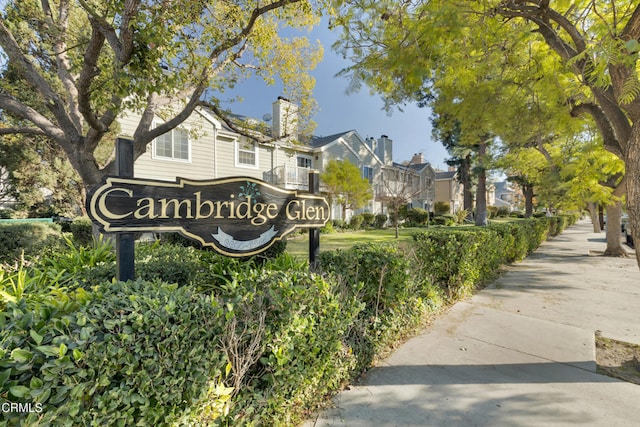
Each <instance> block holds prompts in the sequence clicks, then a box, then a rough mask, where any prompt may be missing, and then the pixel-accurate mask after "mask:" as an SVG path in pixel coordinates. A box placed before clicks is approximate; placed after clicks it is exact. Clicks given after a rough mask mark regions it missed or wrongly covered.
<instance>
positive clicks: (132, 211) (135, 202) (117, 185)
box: [87, 177, 329, 257]
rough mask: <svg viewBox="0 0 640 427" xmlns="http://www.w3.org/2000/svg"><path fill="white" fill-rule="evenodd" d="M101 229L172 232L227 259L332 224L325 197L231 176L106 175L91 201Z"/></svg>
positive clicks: (90, 208) (91, 210) (89, 208)
mask: <svg viewBox="0 0 640 427" xmlns="http://www.w3.org/2000/svg"><path fill="white" fill-rule="evenodd" d="M87 212H88V213H89V216H90V217H91V219H92V220H93V221H94V222H95V223H96V224H99V226H100V228H101V229H102V231H104V232H106V233H113V232H141V231H156V232H164V231H173V232H178V233H180V234H182V235H183V236H185V237H188V238H190V239H193V240H196V241H198V242H200V243H201V244H202V245H203V246H210V247H213V248H215V249H216V250H217V251H218V252H220V253H223V254H225V255H228V256H236V257H238V256H246V255H254V254H257V253H260V252H262V251H264V250H266V249H268V248H269V247H270V246H271V245H272V244H273V243H274V242H275V241H277V240H280V239H282V238H283V237H284V236H286V235H287V234H288V233H290V232H292V231H293V230H294V229H296V228H314V227H322V226H323V225H325V224H326V223H327V221H328V220H329V205H328V203H327V201H326V200H325V198H324V197H322V196H317V195H310V194H298V192H297V191H292V190H283V189H281V188H278V187H274V186H272V185H270V184H267V183H266V182H264V181H261V180H258V179H255V178H248V177H233V178H223V179H215V180H208V181H194V180H189V179H184V178H178V179H177V180H176V182H166V181H155V180H147V179H138V178H117V177H108V178H106V179H105V180H104V182H103V184H101V185H99V186H97V187H95V188H94V189H92V191H91V192H90V194H89V196H88V197H87Z"/></svg>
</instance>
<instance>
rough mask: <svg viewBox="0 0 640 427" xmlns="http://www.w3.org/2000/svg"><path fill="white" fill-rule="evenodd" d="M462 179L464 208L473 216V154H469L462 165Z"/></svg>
mask: <svg viewBox="0 0 640 427" xmlns="http://www.w3.org/2000/svg"><path fill="white" fill-rule="evenodd" d="M460 180H461V181H462V208H463V209H465V210H466V211H467V212H469V216H472V215H473V192H472V191H471V186H472V183H471V154H467V156H466V157H465V158H464V160H463V161H462V164H461V165H460ZM452 209H453V206H452Z"/></svg>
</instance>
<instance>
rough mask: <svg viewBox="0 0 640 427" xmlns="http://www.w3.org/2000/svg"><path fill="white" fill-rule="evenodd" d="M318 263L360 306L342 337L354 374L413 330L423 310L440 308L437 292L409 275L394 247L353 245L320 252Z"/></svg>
mask: <svg viewBox="0 0 640 427" xmlns="http://www.w3.org/2000/svg"><path fill="white" fill-rule="evenodd" d="M319 261H320V265H321V266H322V269H323V271H324V272H325V273H330V274H332V275H335V276H337V277H338V280H339V281H340V282H341V283H343V289H344V290H345V291H346V292H347V294H348V295H349V296H351V297H354V298H356V300H357V301H361V302H363V303H364V310H363V311H362V312H361V313H360V315H359V316H358V318H357V320H356V322H354V324H353V325H352V327H351V329H350V332H349V335H348V336H347V338H346V340H347V342H348V343H349V345H350V347H351V349H352V351H353V353H354V354H355V356H356V358H357V366H356V372H357V373H358V372H361V371H363V370H365V369H367V368H368V367H369V366H370V365H371V363H372V361H373V360H374V359H375V357H376V356H377V355H378V354H379V353H380V351H381V350H383V349H384V348H385V347H387V346H389V345H390V344H391V343H392V342H393V341H395V340H397V339H398V338H399V337H400V336H402V335H403V334H405V333H406V332H407V331H409V330H411V329H412V328H414V327H415V326H416V325H417V324H418V323H419V321H420V320H421V319H422V318H423V316H424V314H425V312H426V310H427V309H428V308H429V307H431V308H434V307H436V306H439V305H440V304H441V300H440V296H439V295H438V293H437V292H434V289H433V288H432V287H431V286H430V283H428V282H425V281H424V280H420V279H419V278H418V277H417V276H416V275H415V274H414V272H413V271H412V269H413V265H412V263H411V258H410V257H407V254H406V253H404V252H403V251H401V250H399V249H398V247H397V246H396V245H393V244H371V243H365V244H358V245H355V246H354V247H352V248H350V249H347V250H336V251H328V252H321V253H320V258H319Z"/></svg>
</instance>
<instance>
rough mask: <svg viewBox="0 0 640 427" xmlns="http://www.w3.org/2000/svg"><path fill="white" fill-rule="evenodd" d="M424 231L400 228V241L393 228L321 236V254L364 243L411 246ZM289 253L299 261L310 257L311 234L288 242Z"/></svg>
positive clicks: (298, 235) (297, 236)
mask: <svg viewBox="0 0 640 427" xmlns="http://www.w3.org/2000/svg"><path fill="white" fill-rule="evenodd" d="M421 230H424V229H423V228H400V229H399V231H398V239H397V240H396V231H395V229H393V228H387V229H384V230H366V231H350V232H344V233H342V232H339V233H332V234H321V235H320V252H323V251H330V250H334V249H347V248H350V247H351V246H353V245H355V244H356V243H363V242H398V244H400V245H410V244H411V243H412V242H413V237H411V236H412V235H413V234H414V233H415V232H419V231H421ZM287 252H289V253H290V254H291V255H293V256H295V257H296V258H299V259H308V257H309V234H308V233H305V234H303V235H300V234H296V235H295V237H294V238H289V239H288V240H287Z"/></svg>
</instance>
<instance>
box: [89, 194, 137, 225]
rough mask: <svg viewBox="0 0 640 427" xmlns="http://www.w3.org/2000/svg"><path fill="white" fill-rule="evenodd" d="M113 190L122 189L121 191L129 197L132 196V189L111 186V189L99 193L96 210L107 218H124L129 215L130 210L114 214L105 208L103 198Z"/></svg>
mask: <svg viewBox="0 0 640 427" xmlns="http://www.w3.org/2000/svg"><path fill="white" fill-rule="evenodd" d="M115 191H122V192H123V193H125V194H127V195H128V196H129V197H133V191H131V190H127V189H125V188H112V189H110V190H108V191H105V192H104V193H102V195H100V198H99V199H98V210H99V211H100V212H101V213H102V215H103V216H104V217H105V218H108V219H123V218H126V217H128V216H129V215H131V214H132V212H127V213H126V214H115V213H113V212H111V211H110V210H109V209H107V204H106V203H105V199H106V198H107V196H109V194H111V193H113V192H115Z"/></svg>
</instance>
